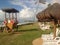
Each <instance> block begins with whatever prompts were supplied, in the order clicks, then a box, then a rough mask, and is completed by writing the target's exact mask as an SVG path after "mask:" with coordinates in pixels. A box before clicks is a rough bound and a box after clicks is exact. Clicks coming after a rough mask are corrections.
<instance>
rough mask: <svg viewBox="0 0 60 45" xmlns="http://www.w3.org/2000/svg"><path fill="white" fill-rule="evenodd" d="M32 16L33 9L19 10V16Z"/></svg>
mask: <svg viewBox="0 0 60 45" xmlns="http://www.w3.org/2000/svg"><path fill="white" fill-rule="evenodd" d="M33 17H34V11H33V10H32V9H30V8H25V9H22V10H21V11H20V18H24V19H27V18H29V19H31V18H33Z"/></svg>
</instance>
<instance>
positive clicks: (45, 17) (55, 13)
mask: <svg viewBox="0 0 60 45" xmlns="http://www.w3.org/2000/svg"><path fill="white" fill-rule="evenodd" d="M36 17H37V18H38V21H52V20H55V21H56V20H60V4H59V3H54V4H53V5H51V6H49V7H48V8H46V9H45V10H44V11H42V12H39V13H38V14H37V16H36Z"/></svg>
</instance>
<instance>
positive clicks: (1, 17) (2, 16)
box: [0, 10, 4, 20]
mask: <svg viewBox="0 0 60 45" xmlns="http://www.w3.org/2000/svg"><path fill="white" fill-rule="evenodd" d="M0 20H4V12H3V11H2V10H0Z"/></svg>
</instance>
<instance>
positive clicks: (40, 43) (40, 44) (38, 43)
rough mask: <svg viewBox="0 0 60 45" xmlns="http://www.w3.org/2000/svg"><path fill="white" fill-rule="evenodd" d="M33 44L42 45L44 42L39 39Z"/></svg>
mask: <svg viewBox="0 0 60 45" xmlns="http://www.w3.org/2000/svg"><path fill="white" fill-rule="evenodd" d="M32 44H33V45H42V44H43V40H42V39H41V38H37V39H35V40H33V42H32Z"/></svg>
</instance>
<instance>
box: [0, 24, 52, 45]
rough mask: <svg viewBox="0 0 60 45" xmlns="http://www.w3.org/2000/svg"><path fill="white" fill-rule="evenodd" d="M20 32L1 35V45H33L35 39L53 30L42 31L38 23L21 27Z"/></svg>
mask: <svg viewBox="0 0 60 45" xmlns="http://www.w3.org/2000/svg"><path fill="white" fill-rule="evenodd" d="M18 31H19V33H15V34H8V33H4V32H3V33H0V45H32V41H33V40H34V39H36V38H39V37H41V35H42V34H48V33H50V32H51V30H49V31H48V30H46V31H42V30H40V29H39V26H38V24H37V23H34V24H33V25H24V26H19V30H18Z"/></svg>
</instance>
